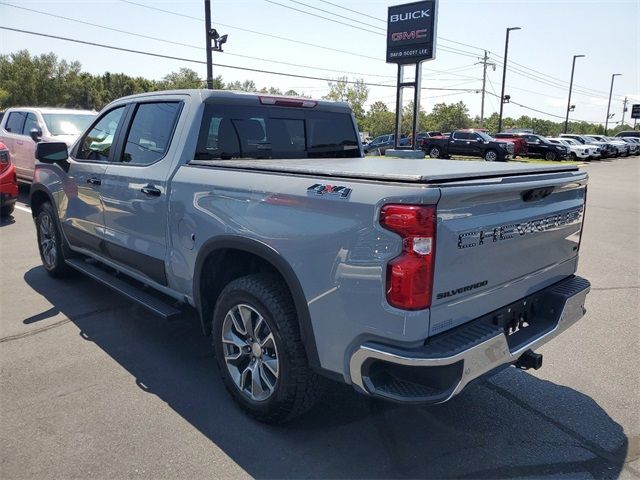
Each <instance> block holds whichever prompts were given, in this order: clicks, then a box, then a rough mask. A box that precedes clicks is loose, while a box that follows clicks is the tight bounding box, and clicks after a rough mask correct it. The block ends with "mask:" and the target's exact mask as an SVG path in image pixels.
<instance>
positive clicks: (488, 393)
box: [24, 267, 628, 478]
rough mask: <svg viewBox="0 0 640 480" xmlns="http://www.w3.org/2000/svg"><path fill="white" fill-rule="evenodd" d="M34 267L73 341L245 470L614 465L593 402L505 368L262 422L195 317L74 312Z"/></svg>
mask: <svg viewBox="0 0 640 480" xmlns="http://www.w3.org/2000/svg"><path fill="white" fill-rule="evenodd" d="M43 275H46V274H45V272H44V271H43V269H42V267H37V268H33V269H31V270H29V271H28V272H27V273H26V274H25V276H24V278H25V281H26V282H27V283H28V284H29V285H30V286H31V287H32V288H33V289H34V290H35V291H37V292H38V293H39V294H41V295H43V296H44V297H46V298H47V300H48V301H49V302H51V304H52V305H53V306H54V308H55V309H57V310H59V311H60V312H62V313H63V314H64V315H66V316H67V317H68V318H69V319H70V320H71V321H72V322H73V323H74V324H75V325H77V327H78V328H79V329H80V335H81V336H82V338H83V339H85V340H87V341H90V342H93V343H95V345H96V346H97V347H99V348H100V349H102V350H103V351H104V352H106V353H107V354H108V355H110V356H111V357H112V358H113V359H114V360H115V361H116V362H118V364H119V365H121V366H122V367H123V368H124V369H125V370H126V371H128V372H129V373H130V374H131V375H132V377H134V378H135V381H136V383H137V385H138V386H139V387H140V388H141V389H142V390H144V391H145V392H147V393H149V394H153V395H156V396H157V397H158V398H160V399H161V400H162V401H164V402H166V403H167V404H168V405H169V406H170V407H171V408H172V409H173V410H174V411H175V412H176V413H177V414H178V415H180V416H181V417H183V418H184V419H185V420H187V421H188V422H189V423H190V424H191V425H193V427H195V428H196V429H197V430H199V431H200V432H201V433H202V434H203V435H205V436H206V437H207V438H208V439H209V440H210V441H211V442H213V443H214V444H215V445H217V446H218V447H219V448H221V449H222V450H223V451H224V452H225V453H226V454H227V455H228V456H229V457H230V458H231V459H233V461H235V462H236V463H237V464H238V465H239V466H240V467H242V468H243V469H244V470H245V471H246V472H247V473H248V474H249V475H251V476H252V477H257V478H291V477H297V478H309V477H313V478H318V477H322V478H399V477H412V478H416V477H421V478H427V477H430V478H447V477H455V478H512V477H528V476H532V477H539V476H543V475H547V476H553V477H556V476H559V475H569V476H572V477H576V476H590V477H595V478H602V477H607V478H612V477H617V476H618V475H619V474H620V472H621V470H622V468H623V467H624V462H625V458H626V456H627V450H628V440H627V437H626V436H625V433H624V431H623V429H622V427H621V426H620V425H618V424H617V423H615V422H614V421H613V420H612V419H611V418H610V417H609V416H608V415H607V413H606V412H605V411H604V410H603V409H602V408H600V406H598V404H597V403H596V402H595V401H593V400H592V399H591V398H590V397H588V396H586V395H584V394H582V393H580V392H577V391H575V390H573V389H571V388H568V387H565V386H562V385H557V384H554V383H552V382H549V381H545V380H541V379H539V378H536V377H535V376H534V375H531V374H528V373H526V372H523V371H519V370H515V369H513V368H511V369H507V370H504V371H503V372H501V373H500V374H498V375H496V376H494V377H492V378H490V379H486V380H481V381H479V382H477V383H475V384H473V385H471V386H469V387H468V388H467V389H466V390H465V391H464V392H463V393H462V395H460V396H458V397H456V398H454V399H453V400H451V401H450V402H448V403H446V404H443V405H438V406H433V407H415V406H413V407H407V406H401V405H397V404H391V403H386V402H382V401H377V400H373V399H369V398H366V397H364V396H362V395H359V394H356V393H355V392H354V391H353V390H352V389H351V387H348V386H344V385H338V384H335V385H331V388H330V389H329V391H328V392H327V394H326V395H325V397H324V399H323V401H322V402H321V403H320V404H319V405H318V406H317V407H316V408H315V409H313V410H312V411H311V412H309V413H308V414H306V415H305V416H303V417H301V418H299V419H297V420H294V421H293V422H291V423H289V424H287V425H283V426H275V427H274V426H268V425H264V424H261V423H259V422H256V421H254V420H252V419H250V418H248V417H247V416H246V415H245V414H244V413H242V412H241V411H240V410H239V409H238V408H237V407H236V406H235V404H234V403H233V401H232V400H231V398H230V397H229V395H228V394H227V392H226V391H225V389H224V386H223V384H222V381H221V380H220V378H219V372H218V369H217V366H216V363H215V359H214V358H213V354H212V349H211V348H210V345H209V342H210V340H209V339H208V338H205V337H203V336H202V333H201V330H200V326H199V324H197V322H195V321H189V320H180V321H175V322H171V323H167V322H163V321H162V320H160V319H158V318H156V317H154V316H153V315H151V314H148V313H146V311H144V310H143V309H141V308H139V307H137V306H134V305H131V306H126V305H124V306H123V305H121V306H120V307H118V308H114V309H112V310H105V309H102V310H99V311H96V312H95V314H94V315H91V314H87V313H86V312H85V313H83V314H74V313H72V312H73V310H75V309H74V308H73V304H74V301H75V298H71V297H70V296H69V295H68V294H65V293H64V291H65V289H64V288H59V287H61V286H64V285H59V283H67V282H68V281H64V280H51V281H48V282H43V281H42V276H43ZM71 281H72V282H73V280H71ZM74 283H75V284H76V285H75V289H76V292H75V294H76V295H80V296H84V297H86V299H87V300H91V299H92V298H94V297H95V300H96V302H98V300H99V297H100V296H101V290H102V288H103V287H101V286H99V285H98V284H96V283H94V282H93V281H92V280H89V279H87V280H86V281H83V282H74ZM73 297H75V295H74V296H73ZM211 475H212V476H213V477H216V476H218V475H216V472H211Z"/></svg>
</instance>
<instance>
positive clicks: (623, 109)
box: [620, 97, 629, 128]
mask: <svg viewBox="0 0 640 480" xmlns="http://www.w3.org/2000/svg"><path fill="white" fill-rule="evenodd" d="M628 102H629V100H627V97H624V102H622V123H621V124H620V125H621V126H622V127H623V128H624V114H625V113H627V103H628Z"/></svg>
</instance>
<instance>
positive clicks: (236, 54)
mask: <svg viewBox="0 0 640 480" xmlns="http://www.w3.org/2000/svg"><path fill="white" fill-rule="evenodd" d="M0 5H6V6H8V7H13V8H17V9H19V10H26V11H29V12H33V13H38V14H41V15H46V16H49V17H54V18H60V19H62V20H67V21H70V22H76V23H80V24H83V25H89V26H91V27H96V28H101V29H104V30H110V31H113V32H118V33H124V34H126V35H132V36H135V37H140V38H146V39H148V40H155V41H158V42H164V43H167V44H171V45H178V46H181V47H189V48H195V49H198V50H204V47H202V46H200V45H193V44H189V43H181V42H174V41H172V40H166V39H164V38H159V37H152V36H149V35H143V34H141V33H135V32H129V31H127V30H121V29H118V28H112V27H107V26H105V25H98V24H97V23H91V22H86V21H84V20H79V19H76V18H70V17H65V16H62V15H55V14H52V13H48V12H43V11H40V10H34V9H33V8H27V7H20V6H17V5H12V4H10V3H4V2H0ZM226 54H227V55H230V56H234V57H240V58H248V59H251V60H259V61H264V62H269V63H279V64H281V65H289V66H292V67H299V68H309V69H312V70H325V71H327V72H333V73H346V74H349V75H361V76H365V77H366V76H368V77H380V78H395V76H394V75H380V74H377V73H364V72H351V71H345V70H336V69H332V68H325V67H317V66H312V65H303V64H299V63H291V62H284V61H281V60H273V59H268V58H260V57H252V56H250V55H243V54H239V53H231V52H226Z"/></svg>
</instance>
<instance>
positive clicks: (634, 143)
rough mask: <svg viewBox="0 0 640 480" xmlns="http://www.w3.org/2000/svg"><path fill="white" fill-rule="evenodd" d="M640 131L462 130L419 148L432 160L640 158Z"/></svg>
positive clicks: (404, 142)
mask: <svg viewBox="0 0 640 480" xmlns="http://www.w3.org/2000/svg"><path fill="white" fill-rule="evenodd" d="M637 134H640V132H639V131H630V132H621V134H618V135H617V136H616V137H610V136H604V135H578V134H573V133H563V134H561V135H560V136H558V137H544V136H542V135H537V134H534V133H528V132H501V133H497V134H495V135H493V136H491V135H489V133H488V132H487V130H486V129H461V130H456V131H454V132H446V133H444V134H443V133H442V132H420V133H419V134H417V135H416V141H417V143H418V146H419V148H421V149H422V150H424V151H425V153H426V154H427V155H428V156H430V157H431V158H447V157H450V156H451V155H463V156H475V157H481V158H484V159H485V160H487V161H505V160H508V159H510V158H515V157H530V158H543V159H545V160H549V161H554V160H564V159H571V160H597V159H600V158H611V157H620V156H623V157H626V156H629V155H638V154H640V135H637ZM394 140H395V135H393V134H388V135H380V136H379V137H376V138H375V139H373V140H372V141H371V143H369V144H366V145H365V146H364V151H365V154H377V155H384V154H385V152H386V150H387V149H389V148H393V146H394ZM411 143H412V142H411V137H410V136H409V137H407V136H405V135H403V136H402V138H401V139H400V146H408V145H411Z"/></svg>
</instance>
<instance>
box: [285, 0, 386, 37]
mask: <svg viewBox="0 0 640 480" xmlns="http://www.w3.org/2000/svg"><path fill="white" fill-rule="evenodd" d="M289 1H290V2H293V3H296V4H298V5H302V6H304V7H307V8H312V9H314V10H318V11H319V12H324V13H328V14H329V15H334V16H336V17H338V18H344V19H346V20H349V21H351V22H354V21H356V20H352V19H351V18H350V17H346V16H344V15H340V14H338V13H335V12H330V11H329V10H324V9H322V8H319V7H314V6H313V5H308V4H306V3H302V2H299V1H298V0H289ZM282 6H284V5H282ZM358 23H361V24H362V25H366V26H368V27H372V28H377V29H378V30H382V31H383V32H386V29H384V28H382V27H379V26H377V25H371V24H370V23H365V22H358Z"/></svg>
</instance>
